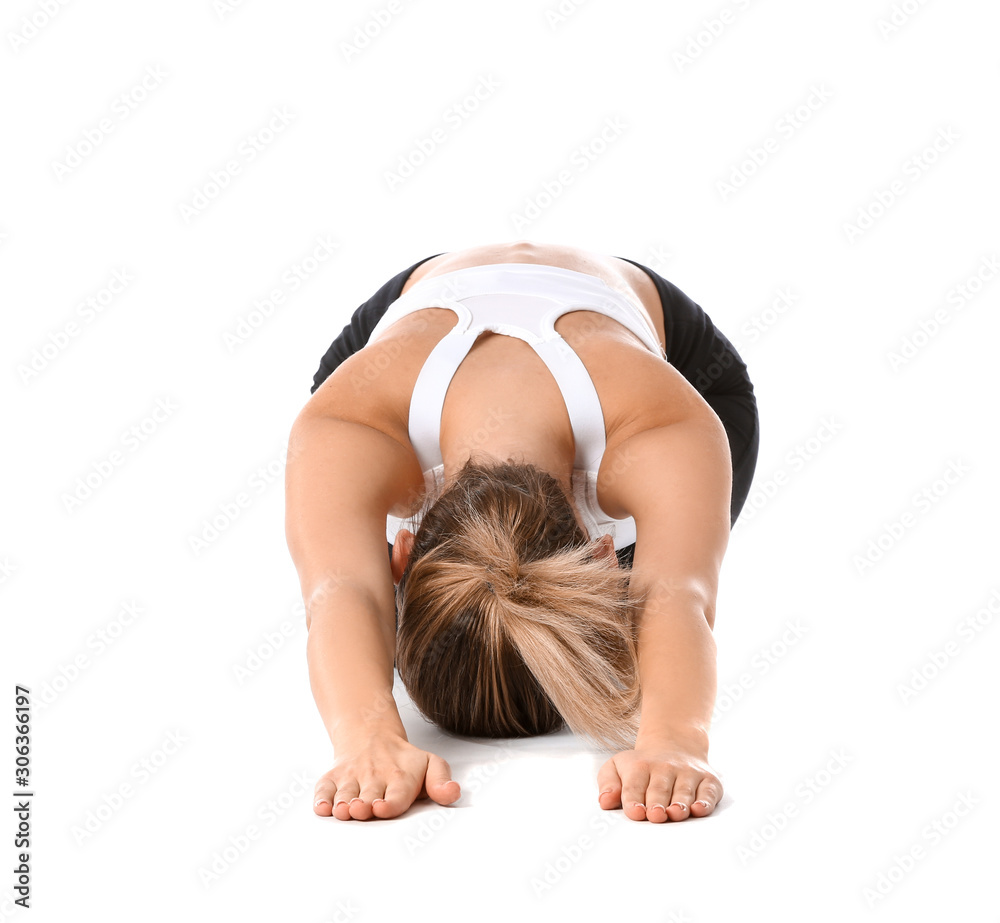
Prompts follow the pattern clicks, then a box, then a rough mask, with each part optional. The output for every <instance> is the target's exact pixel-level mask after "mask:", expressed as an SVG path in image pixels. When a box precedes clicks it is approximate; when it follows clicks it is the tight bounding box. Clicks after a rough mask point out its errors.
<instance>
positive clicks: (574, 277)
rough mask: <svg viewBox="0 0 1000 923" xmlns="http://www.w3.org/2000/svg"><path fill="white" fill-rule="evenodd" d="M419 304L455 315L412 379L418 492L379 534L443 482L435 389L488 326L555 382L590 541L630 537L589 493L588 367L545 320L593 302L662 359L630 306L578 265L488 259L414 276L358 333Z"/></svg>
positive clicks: (411, 523)
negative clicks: (422, 491) (421, 491)
mask: <svg viewBox="0 0 1000 923" xmlns="http://www.w3.org/2000/svg"><path fill="white" fill-rule="evenodd" d="M422 308H450V309H451V310H452V311H454V312H455V314H456V315H458V323H457V324H456V325H455V326H454V327H453V328H452V329H451V330H450V331H449V332H448V333H447V334H446V335H445V336H443V337H442V338H441V339H440V340H439V341H438V343H437V345H435V347H434V349H432V350H431V352H430V355H428V357H427V361H426V362H425V363H424V365H423V367H422V368H421V370H420V374H419V375H418V376H417V380H416V383H415V385H414V387H413V394H412V396H411V398H410V417H409V436H410V443H411V445H412V446H413V449H414V451H415V452H416V455H417V459H418V460H419V462H420V467H421V470H422V471H423V473H424V482H425V484H426V486H427V497H426V501H425V503H424V505H423V507H422V508H421V510H420V511H418V512H417V513H415V514H414V515H413V516H410V517H408V518H405V519H404V518H399V517H396V516H388V517H387V519H386V539H387V540H388V541H389V543H390V544H395V540H396V533H397V532H398V531H399V529H400V528H403V527H405V528H407V529H409V530H410V531H411V532H414V533H415V532H416V531H417V529H418V528H419V525H420V521H421V520H422V519H423V514H424V511H425V510H427V509H428V508H429V507H430V506H431V505H432V504H433V503H434V502H435V501H436V500H437V499H438V497H440V495H441V492H442V490H443V489H444V462H443V460H442V457H441V444H440V436H441V411H442V409H443V407H444V399H445V394H446V393H447V391H448V386H449V384H450V383H451V379H452V377H453V376H454V374H455V372H456V370H457V369H458V367H459V365H461V363H462V360H463V359H464V358H465V357H466V355H467V354H468V352H469V350H470V349H471V348H472V345H473V343H475V341H476V337H477V336H478V335H479V334H480V333H482V332H483V331H486V330H489V331H492V332H493V333H500V334H503V335H505V336H514V337H517V338H518V339H521V340H524V341H525V342H526V343H528V344H529V345H530V346H531V348H532V349H534V351H535V352H536V353H537V354H538V356H539V357H540V358H541V359H542V361H543V362H544V363H545V364H546V366H547V367H548V369H549V371H550V372H551V373H552V376H553V377H554V378H555V380H556V384H557V385H558V386H559V390H560V392H561V393H562V396H563V400H564V401H565V402H566V410H567V411H568V413H569V420H570V424H571V425H572V428H573V438H574V440H575V443H576V457H575V460H574V465H573V469H574V470H573V476H572V485H573V497H574V500H575V501H576V506H577V509H578V510H579V511H580V516H581V518H582V520H583V522H584V524H585V525H586V526H587V531H588V532H589V534H590V538H591V540H595V539H598V538H600V537H601V536H602V535H604V534H610V535H611V537H612V538H613V540H614V546H615V548H616V549H621V548H625V547H626V546H628V545H631V544H633V543H634V542H635V520H634V519H633V518H632V517H628V518H626V519H613V518H612V517H610V516H608V515H607V514H606V513H605V512H604V511H603V510H602V509H601V507H600V504H599V503H598V502H597V473H598V471H599V470H600V467H601V459H602V458H603V456H604V449H605V447H606V441H605V429H604V413H603V411H602V409H601V402H600V399H599V398H598V396H597V390H596V389H595V388H594V383H593V381H592V380H591V377H590V374H589V373H588V372H587V369H586V367H585V366H584V364H583V362H581V361H580V358H579V356H577V354H576V353H575V352H574V351H573V349H572V348H571V347H570V345H569V344H568V343H567V342H566V341H565V340H564V339H563V338H562V337H561V336H560V335H559V334H558V333H556V330H555V322H556V321H557V320H558V319H559V318H560V317H562V315H563V314H568V313H569V312H570V311H579V310H586V311H596V312H598V313H599V314H604V315H606V316H608V317H610V318H613V319H614V320H616V321H618V322H619V323H620V324H623V325H624V326H625V327H627V328H628V329H629V330H631V331H632V332H633V333H634V334H635V335H636V336H637V337H639V339H640V340H642V342H643V343H644V344H645V345H646V346H647V347H648V348H649V350H650V351H651V352H653V353H655V354H656V355H657V356H660V357H661V358H664V359H665V358H666V356H665V354H664V351H663V347H662V346H660V341H659V338H658V337H657V335H656V331H655V330H654V329H653V327H652V325H651V324H650V323H649V320H648V318H647V317H646V315H645V314H644V313H643V311H642V310H641V309H640V308H639V306H638V305H636V304H635V303H634V302H633V301H632V299H630V298H629V297H628V296H626V295H624V294H622V293H621V292H619V291H616V290H615V289H613V288H611V287H610V286H608V285H607V284H606V283H605V282H604V281H603V280H602V279H599V278H597V277H596V276H592V275H590V274H588V273H583V272H576V271H575V270H572V269H563V268H562V267H558V266H546V265H541V264H538V263H491V264H487V265H484V266H470V267H468V268H466V269H457V270H455V271H454V272H447V273H443V274H441V275H438V276H431V277H429V278H427V279H422V280H421V281H419V282H417V283H416V284H414V285H413V286H412V287H411V288H410V289H409V291H407V292H406V294H404V295H402V296H401V297H399V298H397V299H396V300H395V301H394V302H392V304H390V305H389V307H388V308H387V309H386V312H385V314H383V315H382V317H381V319H380V320H379V322H378V323H377V324H376V325H375V328H374V329H373V330H372V332H371V336H370V337H369V339H368V342H369V343H371V342H372V341H374V340H375V339H376V338H377V337H378V336H379V335H380V334H381V333H383V332H384V331H385V330H386V329H387V328H388V327H389V326H390V325H391V324H393V323H395V322H396V321H397V320H399V319H400V318H401V317H404V316H405V315H407V314H411V313H412V312H414V311H419V310H421V309H422Z"/></svg>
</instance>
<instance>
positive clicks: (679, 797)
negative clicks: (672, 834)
mask: <svg viewBox="0 0 1000 923" xmlns="http://www.w3.org/2000/svg"><path fill="white" fill-rule="evenodd" d="M699 781H700V777H699V776H691V775H682V776H678V777H677V778H676V779H675V780H674V790H673V793H672V794H671V796H670V803H669V804H668V805H667V815H668V816H669V817H670V819H671V820H687V819H688V818H689V817H690V816H691V805H692V804H693V803H694V799H695V792H696V791H697V790H698V782H699Z"/></svg>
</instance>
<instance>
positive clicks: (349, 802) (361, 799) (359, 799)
mask: <svg viewBox="0 0 1000 923" xmlns="http://www.w3.org/2000/svg"><path fill="white" fill-rule="evenodd" d="M355 801H364V798H358V797H355V798H352V799H351V800H350V801H348V802H347V803H348V804H354V802H355Z"/></svg>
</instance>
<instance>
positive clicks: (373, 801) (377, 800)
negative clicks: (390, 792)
mask: <svg viewBox="0 0 1000 923" xmlns="http://www.w3.org/2000/svg"><path fill="white" fill-rule="evenodd" d="M379 801H385V799H384V798H374V799H372V804H377V803H378V802H379Z"/></svg>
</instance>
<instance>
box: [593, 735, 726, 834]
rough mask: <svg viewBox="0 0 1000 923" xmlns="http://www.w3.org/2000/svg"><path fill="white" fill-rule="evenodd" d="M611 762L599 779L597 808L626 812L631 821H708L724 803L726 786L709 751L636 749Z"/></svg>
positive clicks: (645, 745) (672, 746) (648, 746)
mask: <svg viewBox="0 0 1000 923" xmlns="http://www.w3.org/2000/svg"><path fill="white" fill-rule="evenodd" d="M636 746H637V749H635V750H623V751H621V752H620V753H616V754H615V755H614V756H613V757H611V759H609V760H608V761H607V762H606V763H605V764H604V765H603V766H602V767H601V770H600V772H598V774H597V783H598V785H599V787H600V792H601V793H600V795H598V796H597V797H598V802H599V803H600V805H601V807H602V808H603V809H604V810H610V809H612V808H617V807H621V808H622V809H623V810H624V812H625V816H626V817H628V818H629V819H630V820H649V821H652V822H653V823H654V824H662V823H663V822H664V821H666V820H687V818H689V817H705V816H706V815H707V814H711V813H712V810H713V809H714V808H715V806H716V805H717V804H718V803H719V799H720V798H721V797H722V782H721V781H720V780H719V777H718V776H717V775H716V774H715V773H714V772H713V771H712V767H711V766H709V765H708V762H707V759H706V757H707V751H704V750H700V749H698V748H695V747H691V746H688V745H684V744H672V743H667V742H664V743H657V744H650V743H643V744H638V743H637V745H636Z"/></svg>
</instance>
